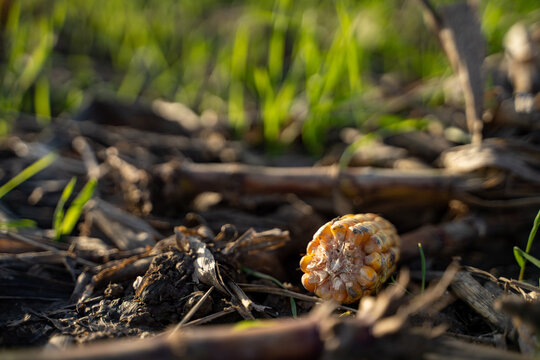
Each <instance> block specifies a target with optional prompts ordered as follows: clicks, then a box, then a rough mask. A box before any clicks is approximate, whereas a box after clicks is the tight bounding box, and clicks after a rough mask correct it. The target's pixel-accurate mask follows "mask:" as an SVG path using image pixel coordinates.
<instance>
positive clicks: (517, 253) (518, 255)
mask: <svg viewBox="0 0 540 360" xmlns="http://www.w3.org/2000/svg"><path fill="white" fill-rule="evenodd" d="M521 252H523V251H522V250H521V249H520V248H518V247H517V246H514V257H515V258H516V262H517V263H518V265H519V267H520V268H522V269H523V266H525V259H524V258H523V256H521ZM520 277H521V275H520ZM520 280H521V279H520Z"/></svg>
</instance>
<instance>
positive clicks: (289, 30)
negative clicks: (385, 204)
mask: <svg viewBox="0 0 540 360" xmlns="http://www.w3.org/2000/svg"><path fill="white" fill-rule="evenodd" d="M434 3H435V4H438V3H439V2H437V1H434ZM538 8H539V5H538V1H537V0H523V1H518V2H515V1H512V0H492V1H485V2H481V6H480V9H479V12H480V17H481V20H482V24H483V30H484V33H485V35H486V38H487V40H488V49H489V53H494V52H497V51H500V50H501V42H502V37H503V36H504V33H505V31H506V30H507V29H508V28H509V27H510V26H511V25H512V24H513V23H515V22H516V21H518V20H522V19H523V18H524V17H527V16H530V14H531V12H536V16H538ZM0 9H2V10H1V11H0V29H1V30H0V31H1V43H0V64H1V67H0V81H1V85H0V117H1V119H0V134H7V133H8V132H9V127H10V124H12V122H13V121H15V119H16V117H17V114H18V113H21V112H22V113H31V114H36V115H37V116H38V118H39V119H40V121H41V122H42V123H43V124H45V125H46V124H47V122H48V121H50V119H51V118H53V117H57V116H62V115H66V114H67V115H69V114H72V113H73V112H75V111H76V110H77V109H78V108H79V107H80V106H81V104H82V102H83V100H84V99H85V97H91V96H116V97H119V98H122V99H125V100H128V101H136V100H141V99H142V100H152V99H155V98H163V99H166V100H169V101H178V102H182V103H184V104H186V105H187V106H189V107H191V108H192V109H194V110H195V111H196V112H199V113H201V112H202V111H204V110H207V109H211V110H214V111H216V112H217V113H218V114H219V115H220V116H221V118H222V119H226V121H228V122H229V124H230V125H231V127H232V128H233V129H234V131H235V133H236V136H238V137H240V138H241V137H242V136H243V135H244V134H245V133H246V131H247V130H249V129H253V128H255V129H259V130H260V132H261V135H260V136H262V138H263V139H264V142H265V143H266V145H267V148H269V149H272V148H279V147H282V146H284V145H287V144H290V143H292V142H293V141H295V140H297V139H298V138H301V139H302V140H303V143H304V145H306V146H307V147H308V149H309V150H311V151H312V152H314V153H317V152H320V151H321V150H322V149H323V146H324V139H325V135H326V134H327V133H328V131H329V130H330V129H332V128H339V127H342V126H346V125H361V124H362V123H363V121H365V120H366V118H367V117H369V116H370V111H371V110H366V109H365V108H363V104H365V102H363V101H362V98H363V96H364V94H366V93H367V92H368V91H369V89H370V88H372V87H373V86H374V84H375V80H376V79H377V77H379V76H380V75H381V74H384V73H388V72H393V73H398V74H401V76H403V77H404V78H405V79H406V80H408V81H413V80H426V79H430V78H434V77H440V76H443V75H448V74H449V73H450V70H449V65H448V62H447V61H446V59H445V57H444V54H443V53H442V51H441V50H440V48H439V46H438V44H437V41H436V39H435V36H434V34H432V33H430V32H429V31H428V30H427V29H426V27H425V25H424V23H423V21H422V16H421V12H420V9H419V7H418V5H417V4H416V3H415V2H414V1H404V0H384V1H381V0H363V1H351V0H335V1H307V0H297V1H292V0H257V1H255V0H244V1H225V0H199V1H190V0H175V1H173V0H162V1H152V2H150V1H145V0H107V1H101V0H56V1H50V0H48V1H43V0H24V1H17V0H3V1H1V0H0ZM344 109H345V110H344ZM376 111H380V109H378V110H376ZM404 120H405V119H404Z"/></svg>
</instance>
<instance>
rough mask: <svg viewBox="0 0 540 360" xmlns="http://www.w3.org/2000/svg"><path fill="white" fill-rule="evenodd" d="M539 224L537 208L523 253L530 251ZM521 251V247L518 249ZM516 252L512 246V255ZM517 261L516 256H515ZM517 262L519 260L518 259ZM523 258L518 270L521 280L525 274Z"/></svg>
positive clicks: (539, 215)
mask: <svg viewBox="0 0 540 360" xmlns="http://www.w3.org/2000/svg"><path fill="white" fill-rule="evenodd" d="M539 226H540V210H538V213H537V214H536V217H535V218H534V223H533V227H532V229H531V232H530V233H529V239H528V240H527V246H526V247H525V253H527V254H529V252H530V251H531V247H532V244H533V241H534V237H535V236H536V232H537V231H538V227H539ZM520 251H521V249H520ZM515 254H516V250H515V248H514V256H515ZM516 261H517V257H516ZM518 264H519V261H518ZM525 264H526V262H525V260H524V261H523V265H520V267H521V270H520V272H519V280H523V276H524V275H525Z"/></svg>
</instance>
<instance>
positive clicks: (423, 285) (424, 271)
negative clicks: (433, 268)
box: [418, 243, 426, 294]
mask: <svg viewBox="0 0 540 360" xmlns="http://www.w3.org/2000/svg"><path fill="white" fill-rule="evenodd" d="M418 251H420V262H421V265H422V287H421V289H422V290H421V291H422V294H423V293H424V289H425V288H426V256H425V255H424V249H423V248H422V244H421V243H418Z"/></svg>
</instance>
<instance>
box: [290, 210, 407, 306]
mask: <svg viewBox="0 0 540 360" xmlns="http://www.w3.org/2000/svg"><path fill="white" fill-rule="evenodd" d="M399 244H400V239H399V236H398V234H397V232H396V229H395V228H394V226H393V225H392V224H391V223H390V222H388V221H387V220H385V219H383V218H382V217H380V216H378V215H375V214H356V215H351V214H349V215H344V216H341V217H339V218H336V219H334V220H332V221H330V222H328V223H326V224H324V225H323V226H322V227H321V228H320V229H319V230H318V231H317V232H316V233H315V235H313V240H312V241H310V242H309V243H308V245H307V251H306V255H305V256H303V257H302V259H301V260H300V268H301V270H302V271H303V272H304V275H303V276H302V285H304V287H305V288H306V290H308V291H311V292H314V293H315V294H316V295H317V296H319V297H321V298H323V299H334V300H336V301H337V302H339V303H345V304H348V303H352V302H354V301H356V300H358V299H360V298H361V297H362V296H364V295H369V294H371V293H373V292H376V291H377V290H378V289H379V288H380V287H381V285H382V284H383V283H384V282H385V281H386V280H387V279H388V277H389V276H390V275H391V274H392V273H393V272H394V270H395V267H396V262H397V261H398V259H399Z"/></svg>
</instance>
